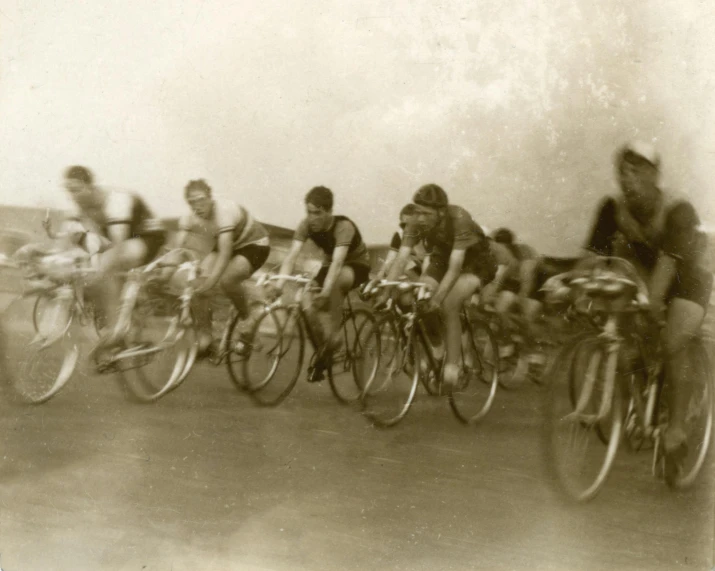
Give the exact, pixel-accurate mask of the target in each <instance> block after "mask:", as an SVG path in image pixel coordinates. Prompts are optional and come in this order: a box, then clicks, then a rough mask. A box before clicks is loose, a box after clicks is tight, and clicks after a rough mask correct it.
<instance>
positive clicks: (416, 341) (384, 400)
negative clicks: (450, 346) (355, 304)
mask: <svg viewBox="0 0 715 571" xmlns="http://www.w3.org/2000/svg"><path fill="white" fill-rule="evenodd" d="M392 287H396V288H397V289H398V291H402V292H411V293H412V302H411V306H410V308H409V309H404V310H403V309H400V308H399V307H397V304H396V303H395V302H394V300H389V301H388V304H390V306H391V311H390V312H389V313H387V314H386V317H385V318H384V321H383V326H382V331H383V332H387V333H386V334H387V335H388V336H389V338H391V339H394V347H395V348H394V350H392V349H391V350H390V353H388V354H387V356H388V358H387V359H385V360H384V361H381V362H380V365H381V371H380V374H379V375H375V376H374V378H373V379H372V381H371V382H369V383H368V384H367V385H366V386H365V388H364V390H363V392H362V394H361V402H362V406H363V413H364V414H365V416H367V417H368V418H369V419H370V420H371V421H372V422H373V423H374V424H375V425H377V426H379V427H390V426H394V425H396V424H397V423H398V422H400V421H401V420H402V419H403V418H404V417H405V415H406V414H407V412H408V411H409V409H410V407H411V406H412V403H413V401H414V398H415V395H416V392H417V385H418V384H419V382H422V383H423V384H424V386H425V387H426V389H427V391H428V393H430V394H438V393H440V392H441V388H442V374H441V370H442V362H441V360H440V359H438V358H437V357H436V356H435V354H434V349H433V345H432V343H431V342H430V340H429V334H428V332H427V329H426V325H425V322H424V320H425V318H426V317H427V313H426V312H425V309H424V301H426V300H427V299H428V298H429V292H428V291H427V287H426V285H425V284H422V283H419V282H406V281H404V282H401V281H398V282H392V281H381V282H378V283H377V284H376V285H375V287H374V289H375V291H377V290H378V289H380V288H392ZM470 310H471V307H470V305H469V304H465V306H464V308H463V311H462V314H461V320H462V332H463V335H462V365H463V371H464V372H463V374H462V375H461V377H460V381H459V383H458V385H457V386H456V387H455V388H454V389H453V390H452V391H451V392H450V393H449V404H450V407H451V409H452V411H453V413H454V414H455V416H456V417H457V418H458V419H459V420H460V421H461V422H463V423H465V424H476V423H477V422H479V421H480V420H481V419H482V418H484V417H485V416H486V414H487V413H488V412H489V410H490V409H491V406H492V404H493V402H494V397H495V394H496V388H497V384H498V380H499V375H498V366H499V365H498V360H499V357H498V352H497V345H496V340H495V338H494V335H493V333H492V331H491V329H490V328H489V327H488V326H487V325H486V324H485V323H484V322H483V321H481V320H479V319H478V318H477V317H476V316H475V315H474V314H470V313H471V312H470ZM387 323H389V325H386V324H387ZM383 335H385V333H383ZM475 406H476V410H472V409H473V408H474V407H475Z"/></svg>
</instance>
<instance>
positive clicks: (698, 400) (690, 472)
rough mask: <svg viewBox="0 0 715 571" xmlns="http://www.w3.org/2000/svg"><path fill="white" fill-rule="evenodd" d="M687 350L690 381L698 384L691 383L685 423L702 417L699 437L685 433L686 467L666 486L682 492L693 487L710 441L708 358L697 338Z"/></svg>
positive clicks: (710, 415)
mask: <svg viewBox="0 0 715 571" xmlns="http://www.w3.org/2000/svg"><path fill="white" fill-rule="evenodd" d="M689 350H690V351H691V355H690V358H691V359H692V362H693V368H694V369H695V374H694V378H695V379H697V380H698V383H697V384H695V383H693V384H694V385H695V386H694V387H693V388H694V390H692V391H691V395H690V403H689V405H688V413H687V416H686V424H688V422H689V421H692V420H693V417H694V416H695V415H698V416H702V417H704V418H703V419H702V420H703V421H704V426H703V427H702V432H703V434H702V435H701V436H697V437H696V438H692V430H690V431H688V432H689V434H688V455H687V456H686V458H685V460H684V463H685V464H686V466H684V467H683V469H682V471H681V472H680V473H679V474H678V475H677V476H676V477H675V478H674V479H673V481H672V482H669V483H668V484H669V485H670V486H671V487H672V488H674V489H686V488H689V487H691V486H693V484H695V482H696V481H697V477H698V475H699V473H700V470H701V469H702V467H703V465H704V464H705V460H706V459H707V456H708V454H709V452H710V449H711V440H712V428H713V381H712V368H711V363H710V358H709V356H708V353H707V350H706V349H705V347H704V345H703V342H702V341H701V340H700V339H694V340H693V341H691V345H690V347H689ZM696 387H697V388H696ZM698 409H699V411H698ZM698 412H699V414H698ZM689 459H692V460H694V462H693V464H692V465H691V466H690V467H687V461H688V460H689Z"/></svg>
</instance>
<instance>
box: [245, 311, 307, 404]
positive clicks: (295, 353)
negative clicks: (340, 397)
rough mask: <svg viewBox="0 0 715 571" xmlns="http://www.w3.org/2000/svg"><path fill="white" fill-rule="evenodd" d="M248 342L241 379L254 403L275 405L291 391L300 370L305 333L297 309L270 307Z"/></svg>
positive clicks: (256, 323)
mask: <svg viewBox="0 0 715 571" xmlns="http://www.w3.org/2000/svg"><path fill="white" fill-rule="evenodd" d="M250 339H251V343H250V346H249V352H248V355H246V356H245V357H244V358H243V360H242V361H241V365H242V368H241V379H242V381H243V382H244V383H245V386H246V388H247V389H248V392H249V394H250V396H251V398H252V399H253V401H254V402H256V403H257V404H260V405H262V406H276V405H278V404H280V403H281V402H283V400H285V398H286V397H287V396H288V395H289V394H290V392H291V391H292V390H293V387H294V386H295V384H296V382H297V381H298V375H300V371H301V369H302V367H303V356H304V353H305V332H304V331H303V327H302V325H301V323H300V313H299V311H298V308H293V307H291V308H287V307H282V306H276V307H272V308H270V309H269V310H268V311H266V312H265V313H264V314H263V315H262V316H260V317H259V318H258V320H257V321H256V322H255V324H254V326H253V328H252V330H251V333H250ZM281 365H283V367H281Z"/></svg>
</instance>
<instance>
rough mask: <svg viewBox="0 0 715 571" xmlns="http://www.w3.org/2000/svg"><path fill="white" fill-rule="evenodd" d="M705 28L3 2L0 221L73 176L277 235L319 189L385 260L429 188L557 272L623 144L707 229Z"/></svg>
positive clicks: (156, 1)
mask: <svg viewBox="0 0 715 571" xmlns="http://www.w3.org/2000/svg"><path fill="white" fill-rule="evenodd" d="M631 4H638V5H639V6H641V7H638V6H634V5H631ZM714 22H715V7H714V5H713V3H711V2H705V1H696V0H651V1H649V2H647V8H646V3H645V2H642V3H640V2H639V3H627V2H622V0H601V1H599V2H587V1H585V0H584V1H574V0H530V1H529V2H518V3H517V2H503V1H502V0H480V1H479V2H466V1H461V2H440V3H439V5H437V3H435V2H432V1H422V0H419V1H416V0H409V1H407V0H405V1H402V0H377V1H374V2H365V1H364V0H359V1H356V0H341V1H340V2H337V1H336V2H319V1H317V0H295V1H292V2H290V1H287V0H282V1H276V0H268V1H261V2H258V1H255V2H245V1H243V2H242V1H228V0H227V1H223V2H220V1H217V0H204V1H197V0H190V1H189V0H151V1H146V0H143V1H139V0H102V1H95V2H79V1H76V0H75V1H72V2H70V1H63V0H57V1H54V2H48V1H47V0H22V1H21V0H3V2H2V3H0V201H2V202H5V203H12V204H43V205H44V204H48V205H53V206H56V205H59V204H61V202H60V198H61V197H62V190H61V186H60V184H61V174H62V170H63V169H64V168H65V167H66V166H67V165H70V164H75V163H79V164H84V165H87V166H89V167H90V168H91V169H92V170H93V171H94V172H95V174H96V177H97V179H98V181H99V182H100V183H104V184H107V185H110V186H117V187H123V188H130V189H134V190H137V191H139V192H140V193H142V194H143V195H144V196H145V197H146V198H147V199H148V201H149V202H150V204H151V205H152V206H153V207H154V209H155V210H157V211H158V212H159V213H160V214H162V215H167V216H168V215H175V214H178V213H180V212H182V209H183V207H184V206H183V196H182V188H183V186H184V184H185V183H186V181H187V180H188V179H190V178H196V177H203V178H206V179H207V180H208V181H209V182H210V183H211V184H212V185H213V186H214V188H215V189H216V192H217V193H219V194H222V195H225V196H229V197H231V198H233V199H235V200H237V201H239V202H241V203H243V204H244V205H245V206H246V207H247V208H248V209H249V210H251V211H252V212H253V213H254V214H255V215H256V216H257V217H258V218H260V219H263V220H266V221H268V222H272V223H276V224H281V225H285V226H290V227H292V226H295V224H296V223H297V222H298V221H299V219H300V217H301V215H302V212H303V204H302V199H303V196H304V194H305V192H306V191H307V190H308V189H309V188H310V187H312V186H314V185H317V184H324V185H327V186H329V187H331V188H332V189H333V190H334V191H335V194H336V211H339V212H341V213H344V214H347V215H348V216H350V217H352V218H353V219H354V220H355V221H356V222H357V223H358V225H359V226H360V228H361V229H362V231H363V234H364V235H365V237H366V239H367V240H368V241H369V242H379V241H384V240H386V239H388V237H389V236H388V235H389V234H390V233H391V232H392V230H393V227H394V225H395V222H396V215H397V212H398V211H399V209H400V208H401V206H402V205H404V204H405V203H406V202H408V201H409V200H410V197H411V195H412V193H413V192H414V190H415V189H416V188H417V187H418V186H419V185H421V184H423V183H426V182H436V183H438V184H440V185H442V186H443V187H444V188H445V190H446V191H447V192H448V194H449V196H450V199H451V201H452V202H454V203H456V204H461V205H463V206H465V207H466V208H468V209H469V210H470V211H471V212H472V214H473V216H474V218H475V219H476V220H477V221H478V222H480V223H482V224H483V225H485V226H487V227H490V228H495V227H496V226H499V225H508V226H511V227H512V228H513V229H514V230H515V231H516V232H517V234H518V235H520V236H521V237H522V238H523V239H525V240H526V241H529V242H531V243H532V244H534V245H536V246H537V247H538V248H540V249H541V250H543V251H546V252H549V253H555V254H558V253H561V254H567V253H572V252H574V251H576V249H577V247H578V245H579V244H580V243H581V242H582V241H583V238H584V235H585V234H586V227H587V223H588V221H589V220H590V219H591V217H592V215H593V209H594V208H595V206H596V204H597V203H598V201H599V199H600V197H601V196H602V195H604V194H605V193H608V192H612V191H613V190H614V188H615V187H614V181H613V168H612V158H613V153H614V151H615V149H616V147H617V146H618V144H620V143H621V142H622V141H624V140H626V139H628V138H632V137H634V136H638V137H641V138H644V139H647V140H654V141H655V142H656V143H657V145H658V147H659V148H660V150H661V152H662V154H663V162H664V171H665V172H664V176H665V178H666V181H667V183H668V185H669V186H672V187H674V188H676V189H677V190H679V191H680V192H683V193H687V194H688V195H690V196H691V198H692V199H693V200H694V201H695V203H696V204H697V206H698V207H699V208H700V211H701V213H702V217H703V218H704V219H706V220H707V221H709V222H710V221H713V222H715V207H714V205H713V204H712V202H713V201H712V199H711V197H712V196H713V190H712V186H713V182H712V181H714V180H715V176H714V175H715V166H714V165H713V159H714V158H715V112H714V107H713V99H714V98H713V93H715V90H714V89H713V87H714V85H713V80H714V79H715V49H714V48H715V40H714V39H713V37H715V35H713V34H712V24H713V23H714Z"/></svg>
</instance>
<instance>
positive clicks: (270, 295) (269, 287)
mask: <svg viewBox="0 0 715 571" xmlns="http://www.w3.org/2000/svg"><path fill="white" fill-rule="evenodd" d="M264 291H265V295H266V299H268V300H269V301H275V300H277V299H278V298H279V297H280V296H281V294H282V293H283V292H282V291H281V288H279V287H278V286H277V285H276V284H275V282H266V284H265V286H264Z"/></svg>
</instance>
